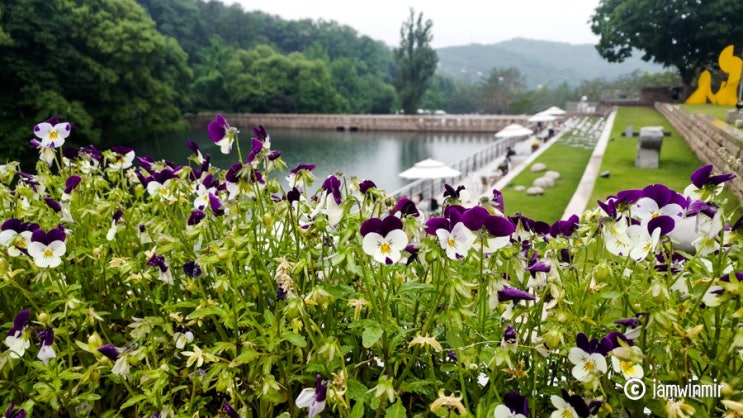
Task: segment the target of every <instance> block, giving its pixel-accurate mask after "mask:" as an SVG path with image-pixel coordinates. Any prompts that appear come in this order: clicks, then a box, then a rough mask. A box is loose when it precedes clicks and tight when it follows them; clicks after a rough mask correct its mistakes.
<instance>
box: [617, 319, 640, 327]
mask: <svg viewBox="0 0 743 418" xmlns="http://www.w3.org/2000/svg"><path fill="white" fill-rule="evenodd" d="M614 323H615V324H617V325H624V326H626V327H629V328H637V327H638V326H639V325H640V320H639V319H638V318H625V319H617V320H616V321H614Z"/></svg>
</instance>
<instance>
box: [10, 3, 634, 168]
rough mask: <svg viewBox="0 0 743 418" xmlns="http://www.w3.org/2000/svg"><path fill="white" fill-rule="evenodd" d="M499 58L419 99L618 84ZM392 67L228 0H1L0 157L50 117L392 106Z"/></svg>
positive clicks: (355, 45)
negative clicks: (557, 80)
mask: <svg viewBox="0 0 743 418" xmlns="http://www.w3.org/2000/svg"><path fill="white" fill-rule="evenodd" d="M404 18H405V17H404V16H400V17H399V19H400V21H401V22H402V21H403V19H404ZM433 23H434V25H433V31H434V33H435V22H433ZM502 64H503V65H502V66H494V67H493V68H492V69H490V70H489V72H488V73H486V74H484V75H483V77H482V78H481V80H479V81H477V82H476V83H473V82H470V81H467V80H462V79H454V78H453V77H451V76H449V75H447V74H446V73H445V72H442V71H438V72H437V75H436V76H435V77H434V78H433V81H432V82H431V85H430V87H429V89H428V91H427V93H426V94H425V95H424V97H423V99H422V103H421V104H420V107H422V108H427V109H444V110H446V111H447V112H449V113H533V112H536V111H538V110H541V109H542V108H544V107H547V106H549V105H552V104H555V103H563V102H565V101H568V100H575V99H577V98H578V97H580V96H582V95H585V94H588V93H587V91H589V90H597V89H605V88H606V86H607V83H609V82H607V81H606V80H595V81H592V82H583V83H582V84H581V85H578V86H577V87H574V86H571V85H568V84H567V83H561V84H559V85H556V86H549V85H546V86H541V88H539V89H531V88H529V86H528V85H527V84H526V82H525V79H524V76H523V75H522V74H521V72H520V71H519V70H518V69H516V68H514V67H512V66H511V65H509V64H508V63H506V62H504V63H502ZM396 71H397V68H396V64H395V60H394V56H393V50H392V48H391V47H390V46H388V45H385V44H384V43H383V42H380V41H375V40H373V39H371V38H369V37H367V36H362V35H360V34H359V33H358V32H357V31H356V30H354V29H353V28H351V27H349V26H344V25H341V24H339V23H337V22H333V21H323V20H318V21H313V20H309V19H306V20H298V21H287V20H283V19H281V18H279V17H277V16H272V15H268V14H265V13H262V12H246V11H244V10H243V9H242V8H241V7H240V6H239V5H225V4H224V3H222V2H219V1H204V0H136V1H135V0H14V1H12V2H7V1H5V2H0V84H2V86H3V93H4V94H3V95H1V96H0V115H1V117H0V137H2V138H3V141H1V142H0V162H2V161H5V160H8V159H23V158H24V157H29V156H30V155H32V154H35V151H34V150H32V149H30V147H29V143H28V140H29V139H30V137H31V134H30V127H32V126H34V125H35V124H36V123H38V122H40V121H43V120H45V119H47V118H49V117H51V116H54V115H61V116H62V117H63V118H64V119H65V120H68V121H70V122H72V123H73V125H74V127H75V135H73V138H75V140H77V141H79V142H80V143H81V144H87V143H93V144H99V145H101V146H106V145H110V144H112V143H119V144H121V143H131V142H134V141H137V140H141V139H142V138H148V137H151V136H153V135H161V134H166V133H169V132H173V131H175V130H178V129H183V128H184V126H185V125H184V123H183V120H182V117H183V115H184V114H187V113H194V112H202V111H212V112H213V111H223V112H256V113H269V112H271V113H273V112H275V113H359V114H386V113H393V112H395V111H396V110H397V109H398V108H399V106H400V104H399V99H398V97H397V95H396V91H395V88H394V87H393V83H394V80H395V77H396V75H397V74H396ZM645 76H646V75H644V74H639V73H635V74H634V75H631V76H630V79H631V80H635V81H637V80H639V79H640V78H641V77H645ZM625 81H626V80H625ZM612 83H614V82H613V81H612ZM591 97H596V96H591Z"/></svg>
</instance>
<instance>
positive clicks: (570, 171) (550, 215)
mask: <svg viewBox="0 0 743 418" xmlns="http://www.w3.org/2000/svg"><path fill="white" fill-rule="evenodd" d="M572 137H573V135H572V134H571V133H569V132H568V133H565V134H563V136H562V137H561V138H560V139H559V140H558V141H557V142H555V143H554V144H553V145H552V146H551V147H550V148H549V149H547V150H546V151H544V153H542V155H540V156H539V158H538V159H537V161H539V162H542V163H544V164H545V165H546V166H547V170H554V171H557V172H559V173H560V179H559V180H557V181H556V182H555V187H553V188H549V189H545V191H544V195H543V196H528V195H527V194H526V193H525V192H523V191H521V192H519V191H516V190H514V187H515V186H517V185H523V186H525V187H527V188H528V187H529V186H531V184H532V182H533V181H534V180H535V179H537V178H538V177H542V176H543V175H544V173H532V172H531V170H529V167H531V166H529V167H527V168H526V169H525V170H524V171H522V172H521V173H520V174H519V175H518V176H516V177H515V178H514V179H513V181H512V182H511V184H510V185H509V186H508V187H504V188H503V189H502V190H501V192H502V193H503V202H504V203H505V210H506V213H507V214H509V215H513V214H515V213H517V212H520V213H521V214H523V215H524V216H526V217H528V218H532V219H536V220H540V221H544V222H547V223H552V222H554V221H557V220H559V219H560V217H562V214H563V212H564V211H565V207H567V205H568V202H570V199H571V198H572V197H573V193H574V192H575V189H576V187H578V183H579V182H580V179H581V177H583V172H584V171H585V169H586V164H587V163H588V160H589V159H590V157H591V153H592V152H593V149H592V148H585V147H581V146H574V145H568V143H570V142H572V141H571V139H572Z"/></svg>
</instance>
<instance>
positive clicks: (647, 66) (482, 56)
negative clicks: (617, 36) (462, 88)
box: [436, 38, 665, 89]
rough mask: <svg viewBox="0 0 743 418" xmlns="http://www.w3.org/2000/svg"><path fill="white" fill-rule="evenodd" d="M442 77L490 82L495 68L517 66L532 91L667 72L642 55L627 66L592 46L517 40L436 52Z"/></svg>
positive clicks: (634, 56)
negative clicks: (644, 58) (629, 75)
mask: <svg viewBox="0 0 743 418" xmlns="http://www.w3.org/2000/svg"><path fill="white" fill-rule="evenodd" d="M436 53H437V54H438V56H439V68H438V70H437V71H438V72H439V73H440V74H447V75H449V76H451V77H453V78H455V79H460V80H465V81H470V82H473V83H474V82H477V81H479V80H480V79H481V78H482V79H487V77H488V75H489V74H490V71H491V70H492V69H493V68H499V69H505V68H509V67H514V68H516V69H518V70H519V72H521V74H522V75H523V76H524V78H525V80H526V86H527V88H528V89H534V88H536V87H537V86H539V85H543V86H548V87H550V88H555V87H557V86H558V85H560V84H562V83H563V82H565V83H567V84H568V85H569V86H570V87H576V86H578V85H580V84H581V83H582V82H583V81H586V80H594V79H597V78H603V79H604V80H606V81H613V80H615V79H617V78H619V77H621V76H623V75H627V74H630V73H632V72H633V71H635V70H640V72H642V73H645V72H648V73H656V72H663V71H665V70H664V69H663V66H661V65H658V64H652V63H648V62H645V61H642V60H641V59H640V58H638V57H639V55H640V54H639V53H638V54H635V55H633V56H632V57H631V58H629V59H627V60H626V61H625V62H623V63H610V62H608V61H606V60H605V59H603V58H602V57H601V56H600V55H599V53H598V52H597V51H596V49H595V48H594V46H593V45H592V44H581V45H574V44H569V43H563V42H553V41H541V40H533V39H525V38H515V39H512V40H509V41H504V42H499V43H495V44H488V45H482V44H470V45H464V46H453V47H446V48H440V49H437V50H436Z"/></svg>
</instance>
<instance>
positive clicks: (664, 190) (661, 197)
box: [642, 184, 675, 208]
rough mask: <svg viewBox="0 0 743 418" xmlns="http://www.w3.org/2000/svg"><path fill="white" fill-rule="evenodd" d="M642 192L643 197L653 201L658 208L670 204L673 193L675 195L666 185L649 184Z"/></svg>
mask: <svg viewBox="0 0 743 418" xmlns="http://www.w3.org/2000/svg"><path fill="white" fill-rule="evenodd" d="M642 192H643V195H644V197H648V198H650V199H653V200H655V202H656V203H658V207H660V208H662V207H663V206H665V205H667V204H669V203H671V201H672V200H673V193H675V192H674V191H673V190H671V189H669V188H668V187H667V186H666V185H663V184H651V185H650V186H647V187H645V188H644V189H642Z"/></svg>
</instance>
